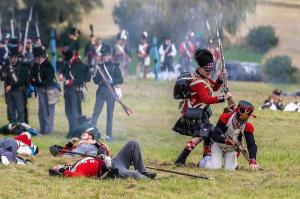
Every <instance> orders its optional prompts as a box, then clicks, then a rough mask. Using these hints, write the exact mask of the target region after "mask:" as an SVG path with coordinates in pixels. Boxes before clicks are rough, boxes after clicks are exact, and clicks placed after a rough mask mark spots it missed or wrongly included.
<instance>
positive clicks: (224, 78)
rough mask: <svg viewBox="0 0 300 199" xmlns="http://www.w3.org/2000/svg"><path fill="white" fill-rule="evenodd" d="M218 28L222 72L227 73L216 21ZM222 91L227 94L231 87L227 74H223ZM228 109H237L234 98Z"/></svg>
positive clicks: (228, 100) (229, 102) (230, 100)
mask: <svg viewBox="0 0 300 199" xmlns="http://www.w3.org/2000/svg"><path fill="white" fill-rule="evenodd" d="M216 26H217V38H218V43H219V50H220V55H221V70H222V71H225V70H226V68H225V59H224V54H223V46H222V41H221V38H220V33H219V26H218V21H217V20H216ZM222 91H223V92H224V93H225V94H226V93H228V92H229V87H228V83H227V74H226V73H223V85H222ZM227 103H228V107H227V108H225V112H228V111H229V112H232V111H233V110H234V107H235V105H236V104H235V102H234V101H233V99H232V97H229V98H228V99H227Z"/></svg>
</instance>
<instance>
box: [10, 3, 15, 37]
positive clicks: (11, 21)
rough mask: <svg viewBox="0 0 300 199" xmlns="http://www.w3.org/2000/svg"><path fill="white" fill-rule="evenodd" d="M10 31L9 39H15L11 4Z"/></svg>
mask: <svg viewBox="0 0 300 199" xmlns="http://www.w3.org/2000/svg"><path fill="white" fill-rule="evenodd" d="M10 30H11V38H15V28H14V4H13V3H12V7H11V19H10Z"/></svg>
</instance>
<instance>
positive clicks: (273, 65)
mask: <svg viewBox="0 0 300 199" xmlns="http://www.w3.org/2000/svg"><path fill="white" fill-rule="evenodd" d="M263 70H264V72H265V73H266V76H267V80H268V81H271V82H274V83H279V82H282V83H292V82H296V81H297V76H298V75H299V73H298V72H299V71H298V69H297V68H295V67H293V66H292V61H291V58H290V57H289V56H287V55H283V56H275V57H271V58H269V59H267V61H266V63H265V64H264V66H263Z"/></svg>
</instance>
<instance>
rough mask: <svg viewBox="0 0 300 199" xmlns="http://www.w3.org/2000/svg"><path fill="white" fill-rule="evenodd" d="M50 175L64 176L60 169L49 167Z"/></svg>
mask: <svg viewBox="0 0 300 199" xmlns="http://www.w3.org/2000/svg"><path fill="white" fill-rule="evenodd" d="M49 175H50V176H62V175H63V174H62V173H60V172H59V171H56V170H55V169H49Z"/></svg>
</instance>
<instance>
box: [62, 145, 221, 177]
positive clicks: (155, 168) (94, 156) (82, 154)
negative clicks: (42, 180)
mask: <svg viewBox="0 0 300 199" xmlns="http://www.w3.org/2000/svg"><path fill="white" fill-rule="evenodd" d="M58 151H60V152H65V153H70V154H75V155H80V156H83V157H91V158H95V159H101V160H103V156H101V155H99V156H96V155H89V154H85V153H79V152H75V151H68V150H65V149H58ZM145 168H147V169H153V170H157V171H163V172H167V173H173V174H177V175H182V176H188V177H193V178H201V179H205V180H215V178H212V177H206V176H199V175H195V174H189V173H182V172H178V171H171V170H166V169H161V168H157V167H151V166H145Z"/></svg>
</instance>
